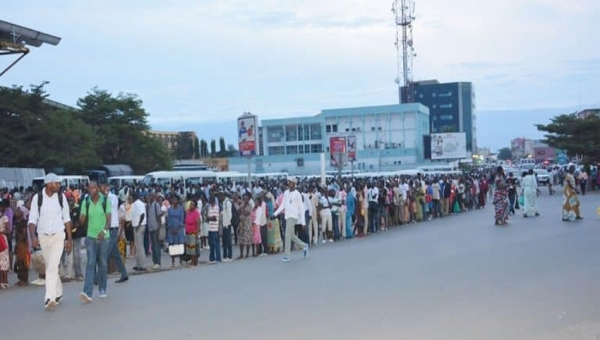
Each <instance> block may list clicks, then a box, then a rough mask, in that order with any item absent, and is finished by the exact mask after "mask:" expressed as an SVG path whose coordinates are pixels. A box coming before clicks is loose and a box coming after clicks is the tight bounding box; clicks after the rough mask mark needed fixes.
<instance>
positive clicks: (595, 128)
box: [536, 113, 600, 161]
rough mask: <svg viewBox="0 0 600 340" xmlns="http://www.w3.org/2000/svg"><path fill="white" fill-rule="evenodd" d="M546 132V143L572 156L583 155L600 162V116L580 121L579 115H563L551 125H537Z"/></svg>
mask: <svg viewBox="0 0 600 340" xmlns="http://www.w3.org/2000/svg"><path fill="white" fill-rule="evenodd" d="M536 127H537V129H538V130H539V131H543V132H546V134H545V135H544V137H545V139H544V140H543V142H544V143H547V144H548V145H550V146H552V147H554V148H556V149H561V150H566V151H567V153H568V154H569V155H571V156H575V155H583V156H584V157H585V158H587V160H590V161H597V160H600V116H598V115H591V116H588V117H587V118H584V119H580V118H578V117H577V114H575V113H572V114H563V115H559V116H556V117H554V118H552V119H551V120H550V124H546V125H543V124H536Z"/></svg>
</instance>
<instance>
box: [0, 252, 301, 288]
mask: <svg viewBox="0 0 600 340" xmlns="http://www.w3.org/2000/svg"><path fill="white" fill-rule="evenodd" d="M294 251H298V249H295V250H294ZM222 254H223V251H222V249H221V255H222ZM239 254H240V248H239V246H236V245H234V246H233V262H236V261H243V260H248V259H253V258H260V257H262V256H257V257H252V250H250V257H249V258H248V259H243V260H236V258H237V257H238V256H239ZM209 255H210V250H209V249H202V250H201V251H200V259H199V262H198V267H201V266H209V265H210V264H208V257H209ZM263 256H264V255H263ZM268 256H283V255H282V253H281V252H279V253H277V254H271V255H268ZM123 261H124V262H125V268H126V269H127V272H128V273H129V275H130V276H137V275H144V274H152V273H159V272H168V271H171V270H178V269H186V268H194V267H192V266H191V265H186V263H185V262H183V265H182V266H180V265H179V259H178V258H175V267H174V268H172V267H171V262H172V259H171V256H169V254H168V253H167V252H164V251H161V268H160V269H152V265H153V263H152V256H150V255H148V256H146V270H145V271H135V270H133V267H135V265H136V259H135V258H125V259H123ZM86 263H87V254H86V251H85V248H83V249H82V250H81V270H82V272H83V274H84V275H85V265H86ZM221 264H227V262H221ZM119 277H120V274H119V273H118V272H115V273H109V274H108V278H109V280H111V279H118V278H119ZM37 279H38V275H37V273H35V272H34V271H33V269H30V271H29V283H30V285H29V287H43V286H37V285H34V284H32V282H33V281H35V280H37ZM8 281H9V283H10V287H9V288H8V289H9V290H10V289H16V288H22V287H18V286H16V285H15V284H16V283H17V282H18V279H17V274H16V273H15V272H13V271H11V272H9V274H8ZM62 282H63V283H65V284H70V283H81V284H83V280H75V279H70V280H65V279H63V281H62Z"/></svg>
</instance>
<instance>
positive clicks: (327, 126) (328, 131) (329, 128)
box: [325, 124, 331, 133]
mask: <svg viewBox="0 0 600 340" xmlns="http://www.w3.org/2000/svg"><path fill="white" fill-rule="evenodd" d="M325 132H326V133H331V125H329V124H328V125H325Z"/></svg>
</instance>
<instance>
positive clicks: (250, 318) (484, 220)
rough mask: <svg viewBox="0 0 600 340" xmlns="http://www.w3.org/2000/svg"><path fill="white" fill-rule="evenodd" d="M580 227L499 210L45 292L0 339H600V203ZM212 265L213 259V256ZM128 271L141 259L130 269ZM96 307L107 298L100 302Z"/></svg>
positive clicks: (547, 215) (16, 294) (24, 291)
mask: <svg viewBox="0 0 600 340" xmlns="http://www.w3.org/2000/svg"><path fill="white" fill-rule="evenodd" d="M580 199H581V200H582V215H583V217H584V218H585V219H584V220H583V221H577V222H562V221H561V202H562V197H561V196H553V197H549V196H548V195H547V193H546V192H544V195H543V196H542V197H540V198H539V205H540V213H541V216H540V217H538V218H535V219H532V218H529V219H524V218H522V217H519V216H515V217H514V218H512V220H511V224H510V225H509V226H506V227H498V226H494V224H493V222H494V220H493V208H492V207H491V206H489V207H487V208H486V209H485V210H482V211H473V212H468V213H464V214H460V215H456V216H451V217H449V218H445V219H441V220H437V221H431V222H427V223H421V224H416V225H411V226H407V227H399V228H396V229H393V230H391V231H387V232H382V233H379V234H377V235H374V236H370V237H367V238H365V239H356V240H351V241H343V242H339V243H334V244H326V245H319V246H318V247H317V248H315V249H313V250H311V252H310V254H309V257H308V258H307V259H303V258H302V254H301V252H294V253H293V254H292V257H293V261H292V262H291V263H282V262H281V261H280V259H281V257H280V256H268V257H264V258H256V259H249V260H242V261H234V262H232V263H223V264H219V265H213V266H208V265H203V266H200V267H199V268H195V269H181V270H172V271H164V272H160V273H152V274H148V275H137V276H132V277H131V280H130V281H129V282H127V283H124V284H120V285H116V284H114V283H113V280H114V279H111V280H110V281H109V286H108V298H106V299H102V300H100V299H98V298H97V297H96V296H94V301H93V302H92V303H91V304H89V305H83V304H82V303H80V302H79V300H78V294H79V292H80V291H81V289H82V286H83V283H81V282H77V283H67V284H65V286H64V289H65V298H64V300H63V303H62V304H61V305H60V306H58V307H57V308H56V309H55V310H53V311H50V312H47V311H44V310H43V306H42V300H43V288H41V287H28V288H11V289H9V290H7V291H3V292H1V293H0V307H2V313H1V314H0V334H1V336H2V339H17V340H19V339H35V338H40V337H43V338H46V339H81V338H86V339H127V340H135V339H144V340H148V339H186V338H194V339H199V338H203V339H220V340H226V339H248V340H250V339H311V340H313V339H314V340H316V339H328V340H330V339H373V340H374V339H411V340H416V339H460V340H466V339H478V340H480V339H546V340H548V339H550V340H553V339H597V338H599V337H600V284H599V282H600V273H599V271H598V258H600V246H599V245H598V240H599V239H600V217H599V216H597V215H596V212H595V210H596V208H597V207H598V206H600V195H595V194H592V195H587V196H585V197H580ZM203 256H204V257H206V256H207V255H206V252H204V253H203ZM130 262H131V260H130ZM94 294H95V295H97V291H95V292H94Z"/></svg>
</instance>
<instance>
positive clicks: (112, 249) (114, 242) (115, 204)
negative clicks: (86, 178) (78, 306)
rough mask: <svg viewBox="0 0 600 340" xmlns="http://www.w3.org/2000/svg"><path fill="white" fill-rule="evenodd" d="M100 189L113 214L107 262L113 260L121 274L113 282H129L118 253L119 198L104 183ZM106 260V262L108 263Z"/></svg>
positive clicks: (111, 216)
mask: <svg viewBox="0 0 600 340" xmlns="http://www.w3.org/2000/svg"><path fill="white" fill-rule="evenodd" d="M100 189H101V190H102V192H103V193H104V195H106V196H107V197H108V202H109V203H110V207H111V210H110V211H112V212H113V213H112V214H110V239H109V240H108V260H110V259H111V258H112V259H113V260H115V266H116V267H117V270H118V271H119V273H121V277H120V278H119V279H118V280H117V281H115V282H116V283H121V282H125V281H127V280H129V274H128V273H127V269H126V268H125V264H124V263H123V258H122V257H121V252H120V251H119V227H120V225H119V214H118V213H117V212H118V211H119V197H117V195H115V194H113V193H112V192H111V191H110V188H109V187H108V185H107V184H106V183H103V184H102V185H100ZM108 260H107V262H108Z"/></svg>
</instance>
